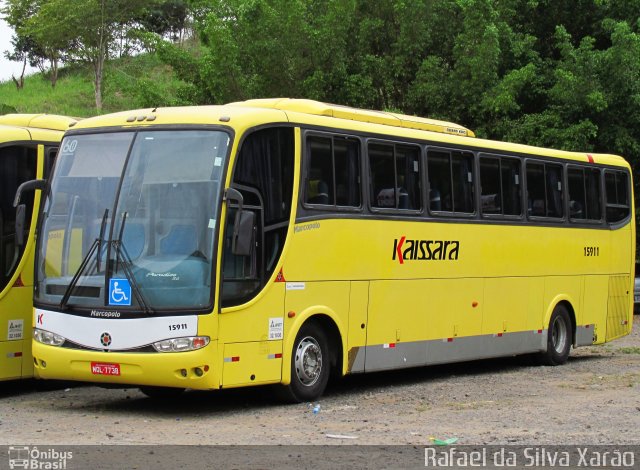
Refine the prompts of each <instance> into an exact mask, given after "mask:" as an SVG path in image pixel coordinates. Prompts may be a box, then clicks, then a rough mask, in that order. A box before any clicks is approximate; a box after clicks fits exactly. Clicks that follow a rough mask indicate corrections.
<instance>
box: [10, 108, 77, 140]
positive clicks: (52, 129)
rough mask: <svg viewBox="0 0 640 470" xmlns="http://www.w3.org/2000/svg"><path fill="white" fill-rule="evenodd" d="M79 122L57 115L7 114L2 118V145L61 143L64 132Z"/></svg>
mask: <svg viewBox="0 0 640 470" xmlns="http://www.w3.org/2000/svg"><path fill="white" fill-rule="evenodd" d="M77 122H78V120H77V119H74V118H70V117H66V116H58V115H55V114H5V115H3V116H0V143H6V142H25V141H38V142H60V140H62V136H63V133H64V131H66V130H67V129H69V127H70V126H72V125H75V123H77Z"/></svg>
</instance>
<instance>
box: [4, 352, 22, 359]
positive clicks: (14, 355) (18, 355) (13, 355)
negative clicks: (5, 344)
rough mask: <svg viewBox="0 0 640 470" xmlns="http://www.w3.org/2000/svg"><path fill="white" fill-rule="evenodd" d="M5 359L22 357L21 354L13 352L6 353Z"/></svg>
mask: <svg viewBox="0 0 640 470" xmlns="http://www.w3.org/2000/svg"><path fill="white" fill-rule="evenodd" d="M7 357H8V358H12V357H22V353H21V352H14V353H11V352H10V353H7Z"/></svg>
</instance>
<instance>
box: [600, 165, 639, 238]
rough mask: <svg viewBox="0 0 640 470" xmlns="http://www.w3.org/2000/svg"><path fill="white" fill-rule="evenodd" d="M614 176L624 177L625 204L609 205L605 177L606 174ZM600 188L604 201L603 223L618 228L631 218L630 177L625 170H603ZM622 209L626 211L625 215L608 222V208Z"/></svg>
mask: <svg viewBox="0 0 640 470" xmlns="http://www.w3.org/2000/svg"><path fill="white" fill-rule="evenodd" d="M612 173H613V174H616V175H622V176H623V177H624V180H625V183H626V187H627V188H626V190H627V204H618V203H617V202H616V203H615V204H610V203H609V197H608V194H607V175H608V174H612ZM616 186H617V182H616ZM602 187H603V200H604V220H605V223H606V224H607V225H609V226H618V225H624V224H625V223H626V221H627V220H629V217H631V208H632V203H631V194H632V188H631V182H630V177H629V171H628V170H626V169H614V168H605V169H604V171H603V172H602ZM610 207H611V208H624V209H626V210H627V214H626V215H625V216H624V217H622V218H620V219H618V220H613V221H610V220H609V217H608V212H609V208H610Z"/></svg>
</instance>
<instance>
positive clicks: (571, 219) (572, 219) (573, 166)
mask: <svg viewBox="0 0 640 470" xmlns="http://www.w3.org/2000/svg"><path fill="white" fill-rule="evenodd" d="M572 170H581V171H582V175H583V186H584V189H583V191H584V195H585V199H588V197H589V196H588V194H589V193H588V191H587V188H586V186H585V185H586V179H587V178H586V174H585V172H586V171H589V170H590V171H593V170H595V171H597V172H598V173H599V175H598V189H599V191H600V194H599V199H600V201H599V206H600V218H599V219H590V218H586V216H585V218H582V219H580V218H576V217H571V201H572V199H571V185H570V183H569V172H570V171H572ZM603 170H604V168H602V167H598V166H593V165H581V164H578V163H573V162H570V163H567V164H566V165H565V178H566V183H565V186H566V197H565V199H566V206H567V207H566V208H565V212H566V216H567V220H568V221H569V222H570V223H571V224H579V225H602V223H603V222H604V221H605V198H604V196H605V195H604V192H603V184H604V171H603Z"/></svg>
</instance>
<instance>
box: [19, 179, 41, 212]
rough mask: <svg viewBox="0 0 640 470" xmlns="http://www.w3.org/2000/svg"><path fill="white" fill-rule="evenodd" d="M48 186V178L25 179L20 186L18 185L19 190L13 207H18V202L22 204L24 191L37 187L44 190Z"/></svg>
mask: <svg viewBox="0 0 640 470" xmlns="http://www.w3.org/2000/svg"><path fill="white" fill-rule="evenodd" d="M46 187H47V180H30V181H25V182H24V183H22V184H21V185H20V186H18V190H17V191H16V197H15V198H14V200H13V207H18V204H20V199H22V193H23V192H25V191H35V190H36V189H39V190H40V191H43V190H44V189H45V188H46Z"/></svg>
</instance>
